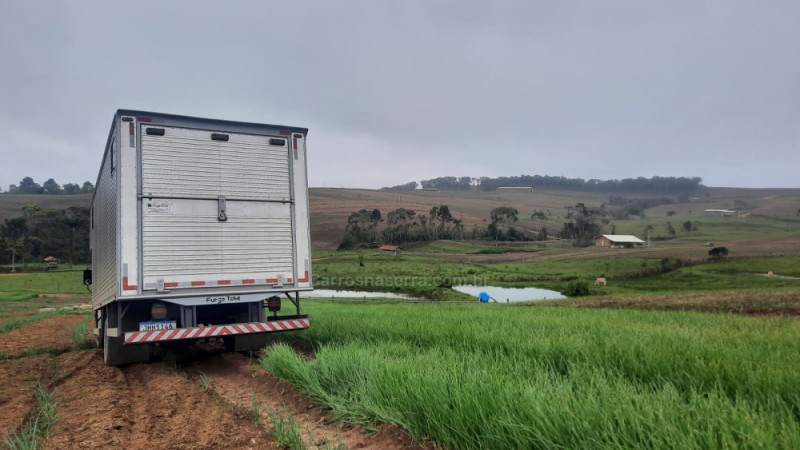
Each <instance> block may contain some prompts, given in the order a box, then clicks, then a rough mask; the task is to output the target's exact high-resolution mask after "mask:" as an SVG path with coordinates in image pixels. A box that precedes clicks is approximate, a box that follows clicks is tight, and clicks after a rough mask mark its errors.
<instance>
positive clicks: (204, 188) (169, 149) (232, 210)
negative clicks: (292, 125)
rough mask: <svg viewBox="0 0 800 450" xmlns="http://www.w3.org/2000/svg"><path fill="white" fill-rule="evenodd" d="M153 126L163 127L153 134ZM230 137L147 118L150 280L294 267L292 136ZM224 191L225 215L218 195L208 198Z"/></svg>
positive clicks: (258, 273) (145, 228)
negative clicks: (272, 139)
mask: <svg viewBox="0 0 800 450" xmlns="http://www.w3.org/2000/svg"><path fill="white" fill-rule="evenodd" d="M151 127H152V128H162V129H164V130H165V132H164V135H163V136H157V135H153V136H148V135H147V134H146V129H147V128H151ZM228 137H229V140H228V141H227V142H225V141H214V140H211V132H210V131H201V130H193V129H188V128H177V127H157V126H155V125H143V126H142V186H143V194H144V196H145V198H143V200H142V201H143V204H142V241H143V242H142V245H143V252H142V257H143V259H142V264H143V270H144V272H143V276H144V279H143V282H144V284H145V285H148V284H151V283H156V282H157V281H158V279H164V280H165V281H174V280H176V277H184V278H183V279H185V278H186V277H190V278H192V279H197V280H214V279H243V278H261V279H266V278H274V277H275V276H276V275H278V274H282V275H284V276H291V274H292V273H293V268H294V267H293V243H292V219H291V213H292V205H291V203H290V202H289V200H290V188H289V183H290V180H291V178H290V173H289V170H290V164H289V151H288V147H287V145H286V141H287V140H286V139H281V140H280V142H283V143H284V145H283V146H274V145H270V144H269V139H270V138H269V137H265V136H254V135H244V134H234V133H231V134H229V135H228ZM219 195H223V196H225V197H226V199H227V201H226V203H227V204H226V209H227V211H226V214H227V220H225V221H220V220H219V218H218V203H217V201H216V200H209V198H211V199H215V198H216V197H217V196H219ZM170 197H189V198H185V199H182V198H170ZM236 199H239V200H236ZM277 201H280V202H277Z"/></svg>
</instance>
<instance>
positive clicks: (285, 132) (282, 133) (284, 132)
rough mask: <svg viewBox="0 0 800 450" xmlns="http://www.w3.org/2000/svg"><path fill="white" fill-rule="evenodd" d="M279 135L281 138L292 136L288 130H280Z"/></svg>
mask: <svg viewBox="0 0 800 450" xmlns="http://www.w3.org/2000/svg"><path fill="white" fill-rule="evenodd" d="M280 134H281V136H289V135H290V134H292V132H291V131H288V130H281V131H280Z"/></svg>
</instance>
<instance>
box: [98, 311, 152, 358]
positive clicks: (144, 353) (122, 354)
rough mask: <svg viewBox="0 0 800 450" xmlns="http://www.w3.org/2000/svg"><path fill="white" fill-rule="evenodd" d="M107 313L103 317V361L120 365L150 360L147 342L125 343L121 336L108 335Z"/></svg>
mask: <svg viewBox="0 0 800 450" xmlns="http://www.w3.org/2000/svg"><path fill="white" fill-rule="evenodd" d="M108 329H109V326H108V315H106V316H104V317H103V361H105V363H106V365H107V366H120V365H122V364H131V363H136V362H147V361H148V360H150V346H149V344H138V345H125V344H123V340H124V338H123V337H121V336H120V337H111V336H109V335H108Z"/></svg>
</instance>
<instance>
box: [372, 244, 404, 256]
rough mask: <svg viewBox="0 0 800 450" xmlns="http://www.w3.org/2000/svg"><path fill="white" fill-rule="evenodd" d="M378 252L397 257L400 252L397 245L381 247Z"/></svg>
mask: <svg viewBox="0 0 800 450" xmlns="http://www.w3.org/2000/svg"><path fill="white" fill-rule="evenodd" d="M378 250H380V251H381V253H383V254H384V255H399V254H400V252H401V251H402V250H400V246H398V245H381V246H380V247H379V248H378Z"/></svg>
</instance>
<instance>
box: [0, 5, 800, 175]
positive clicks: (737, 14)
mask: <svg viewBox="0 0 800 450" xmlns="http://www.w3.org/2000/svg"><path fill="white" fill-rule="evenodd" d="M2 5H3V10H4V14H3V15H2V17H0V39H2V45H0V58H2V61H3V69H2V71H0V154H2V164H0V185H2V186H3V187H4V188H5V187H7V185H8V184H10V183H16V182H18V181H19V179H20V178H21V177H22V176H25V175H30V176H33V177H34V178H35V179H37V181H40V182H42V181H44V179H46V178H49V177H54V178H55V179H56V180H57V181H59V182H62V183H64V182H77V181H83V180H86V179H89V180H91V181H94V177H95V175H96V171H97V167H98V165H99V163H100V156H101V151H102V147H103V143H104V141H105V134H106V132H107V128H108V125H109V120H110V118H111V115H112V113H113V111H114V110H116V109H117V108H136V109H144V110H155V111H163V112H171V113H177V114H188V115H195V116H206V117H215V118H227V119H233V120H245V121H254V122H267V123H282V124H288V125H297V126H307V127H309V128H310V129H311V132H310V136H309V138H310V139H309V145H310V151H311V155H312V158H311V161H310V175H311V184H312V185H322V184H325V185H327V186H352V187H380V186H384V185H391V184H398V183H402V182H406V181H409V180H412V179H421V178H428V177H435V176H441V175H473V176H481V175H487V176H497V175H515V174H522V173H527V174H536V173H538V174H550V175H565V176H575V177H584V178H624V177H636V176H640V175H641V176H651V175H665V176H666V175H676V176H681V175H686V176H701V177H703V179H704V180H705V182H706V184H709V185H731V186H753V187H758V186H784V187H798V182H797V181H796V180H797V179H798V178H797V176H796V174H795V173H794V172H795V170H794V168H796V167H798V166H800V156H799V155H800V151H798V150H800V149H799V148H798V147H800V145H799V144H800V131H798V126H797V124H798V119H800V84H798V82H797V80H798V79H800V61H798V59H797V58H796V57H795V53H796V43H797V42H800V29H799V28H797V27H796V26H795V24H794V18H796V17H797V16H798V13H800V4H796V3H795V2H789V1H785V2H780V1H776V2H770V3H768V4H755V3H752V2H745V1H722V0H718V1H706V2H681V1H677V2H666V3H662V4H654V3H652V2H634V1H606V2H591V1H580V2H579V1H574V2H527V1H522V0H519V1H500V2H485V3H471V4H470V6H465V4H464V3H463V2H455V1H451V2H445V1H432V2H431V1H410V2H358V1H342V2H313V3H312V2H292V3H291V4H280V3H277V2H276V4H270V2H234V3H231V4H222V3H210V2H208V3H200V2H188V1H186V2H155V1H143V2H136V3H133V4H124V3H109V2H99V1H92V2H89V1H86V2H60V3H59V2H56V3H51V4H48V5H38V4H36V2H24V1H13V0H11V1H10V0H4V1H3V2H2Z"/></svg>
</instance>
